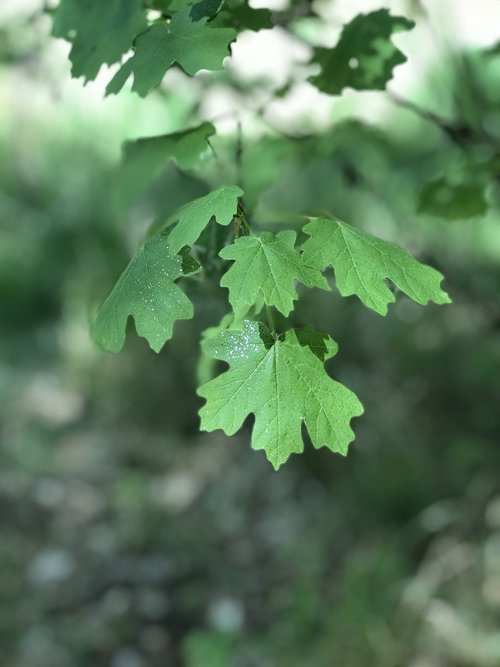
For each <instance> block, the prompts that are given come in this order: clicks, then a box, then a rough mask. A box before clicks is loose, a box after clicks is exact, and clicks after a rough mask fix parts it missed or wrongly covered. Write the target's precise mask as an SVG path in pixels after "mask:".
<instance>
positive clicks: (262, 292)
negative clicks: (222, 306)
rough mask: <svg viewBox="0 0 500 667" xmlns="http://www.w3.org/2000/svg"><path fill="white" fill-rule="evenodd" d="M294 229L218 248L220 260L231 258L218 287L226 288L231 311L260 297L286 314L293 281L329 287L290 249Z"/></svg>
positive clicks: (238, 310) (244, 308)
mask: <svg viewBox="0 0 500 667" xmlns="http://www.w3.org/2000/svg"><path fill="white" fill-rule="evenodd" d="M295 239H296V234H295V232H294V231H291V230H290V231H286V232H280V233H279V234H277V235H276V236H275V235H274V234H272V233H271V232H264V233H263V234H262V235H261V236H251V237H250V236H245V237H242V238H239V239H236V241H235V242H234V243H233V244H232V245H230V246H227V247H226V248H224V249H223V250H221V252H220V256H221V257H222V258H223V259H228V260H232V261H234V264H233V266H232V267H231V268H230V269H229V271H228V272H227V273H226V274H225V275H224V276H223V278H222V280H221V283H220V284H221V285H222V287H227V288H228V290H229V302H230V303H231V305H232V307H233V310H234V312H235V313H241V312H245V311H247V310H248V308H250V306H253V305H254V304H255V303H256V302H257V299H258V297H259V296H262V298H263V300H264V303H265V304H266V305H267V306H274V307H275V308H277V309H278V310H279V311H280V313H283V315H285V316H287V315H288V314H289V313H290V311H291V310H292V309H293V302H294V301H295V299H297V291H296V289H295V280H300V281H301V282H302V283H304V284H305V285H307V286H308V287H320V288H322V289H326V290H328V289H330V288H329V286H328V283H327V282H326V280H325V279H324V278H323V276H322V275H321V273H320V272H319V271H318V270H317V269H314V268H311V267H309V266H307V265H306V264H305V263H304V262H303V261H302V257H301V255H299V253H298V252H297V251H296V250H295V249H294V246H295Z"/></svg>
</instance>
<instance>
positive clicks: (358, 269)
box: [302, 218, 450, 315]
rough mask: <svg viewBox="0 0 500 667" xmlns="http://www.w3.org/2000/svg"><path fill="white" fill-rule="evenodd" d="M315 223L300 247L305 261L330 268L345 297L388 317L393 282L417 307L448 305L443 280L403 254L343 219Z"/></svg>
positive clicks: (427, 267)
mask: <svg viewBox="0 0 500 667" xmlns="http://www.w3.org/2000/svg"><path fill="white" fill-rule="evenodd" d="M311 220H312V221H311V222H310V223H308V224H307V225H306V226H305V227H304V228H303V229H304V232H305V233H306V234H308V235H309V236H310V238H309V239H308V240H307V241H306V242H305V243H304V244H303V246H302V247H303V250H304V254H303V259H304V263H305V264H307V265H309V266H312V267H314V268H317V269H325V268H326V267H327V266H329V265H330V264H331V265H332V266H333V268H334V270H335V279H336V283H337V287H338V289H339V291H340V293H341V294H342V296H350V295H351V294H355V295H356V296H357V297H358V298H359V299H360V300H361V301H362V302H363V303H364V304H365V306H367V307H368V308H372V309H373V310H375V311H376V312H377V313H380V314H381V315H385V314H386V313H387V304H389V303H392V302H393V301H395V300H396V297H395V296H394V294H393V293H392V292H391V290H390V289H389V287H388V286H387V284H386V282H385V279H386V278H389V279H390V280H391V281H392V282H393V283H394V284H395V285H396V286H397V287H399V289H400V290H402V291H403V292H405V294H407V295H408V296H409V297H410V298H411V299H413V300H414V301H416V302H417V303H420V304H422V305H424V304H426V303H428V302H429V301H434V302H435V303H438V304H443V303H450V298H449V296H448V294H447V293H446V292H444V291H443V290H442V289H441V288H440V283H441V280H442V279H443V276H442V275H441V274H440V273H439V272H438V271H436V270H435V269H433V268H431V267H430V266H426V265H425V264H420V262H417V260H416V259H414V258H413V257H412V256H411V255H410V254H408V253H407V252H406V251H405V250H402V249H401V248H399V247H398V246H396V245H394V244H393V243H387V242H386V241H382V240H380V239H377V238H375V237H374V236H371V235H370V234H366V233H365V232H362V231H360V230H359V229H355V228H354V227H351V225H347V224H346V223H345V222H341V221H340V220H329V219H325V218H313V219H311Z"/></svg>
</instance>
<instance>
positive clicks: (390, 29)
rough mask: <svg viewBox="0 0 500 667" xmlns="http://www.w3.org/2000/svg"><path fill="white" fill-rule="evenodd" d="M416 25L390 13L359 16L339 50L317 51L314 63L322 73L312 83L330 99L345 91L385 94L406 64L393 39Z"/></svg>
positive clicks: (346, 29) (344, 33) (343, 36)
mask: <svg viewBox="0 0 500 667" xmlns="http://www.w3.org/2000/svg"><path fill="white" fill-rule="evenodd" d="M414 25H415V23H414V21H410V20H409V19H406V18H404V17H403V16H391V15H390V14H389V11H388V10H387V9H380V10H378V11H375V12H371V13H370V14H358V16H356V17H355V18H354V19H353V20H352V21H351V22H350V23H348V24H347V25H346V26H344V29H343V30H342V34H341V35H340V39H339V41H338V43H337V45H336V46H335V47H333V48H330V49H328V48H324V47H319V48H316V49H314V54H313V58H312V61H311V62H312V63H317V64H319V65H320V66H321V71H320V73H319V74H318V75H317V76H313V77H312V78H311V79H310V80H311V82H312V83H313V84H314V85H315V86H316V87H317V88H319V90H321V91H323V92H325V93H328V94H329V95H338V94H340V93H341V92H342V90H343V89H344V88H355V89H356V90H383V89H384V88H385V85H386V83H387V82H388V81H389V80H390V79H391V77H392V71H393V69H394V68H395V67H396V65H401V64H402V63H404V62H406V56H405V55H404V54H403V53H402V52H401V51H400V50H399V49H397V48H396V47H395V46H394V44H393V43H392V41H391V36H392V35H393V34H394V33H395V32H400V31H402V30H411V29H412V28H413V27H414Z"/></svg>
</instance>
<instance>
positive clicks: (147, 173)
mask: <svg viewBox="0 0 500 667" xmlns="http://www.w3.org/2000/svg"><path fill="white" fill-rule="evenodd" d="M213 134H215V127H214V126H213V125H212V124H211V123H202V124H201V125H198V126H197V127H193V128H191V129H189V130H183V131H182V132H174V133H172V134H163V135H160V136H156V137H146V138H143V139H137V140H135V141H127V142H126V143H125V144H124V146H123V160H122V164H121V166H120V170H119V173H118V181H117V189H118V194H119V196H120V197H121V198H122V199H123V200H124V201H125V202H131V201H133V200H134V199H136V198H137V197H138V196H139V195H140V194H142V192H144V190H145V189H146V188H147V187H148V186H149V185H150V184H151V182H152V181H153V179H154V177H155V176H156V174H157V173H158V172H159V170H160V169H161V167H163V166H164V165H165V164H166V163H167V162H168V160H172V159H173V160H175V161H176V163H177V165H178V166H179V167H180V168H181V169H191V168H192V167H194V166H195V165H196V163H197V162H198V160H199V158H200V155H201V154H202V153H204V152H205V151H206V149H207V147H208V145H209V144H208V138H209V137H211V136H212V135H213Z"/></svg>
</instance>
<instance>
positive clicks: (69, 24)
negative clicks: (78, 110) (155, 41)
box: [53, 0, 146, 81]
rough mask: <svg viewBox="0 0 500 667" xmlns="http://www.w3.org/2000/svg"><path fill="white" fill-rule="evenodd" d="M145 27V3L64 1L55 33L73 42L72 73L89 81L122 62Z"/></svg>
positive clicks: (135, 0) (56, 16)
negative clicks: (102, 70)
mask: <svg viewBox="0 0 500 667" xmlns="http://www.w3.org/2000/svg"><path fill="white" fill-rule="evenodd" d="M145 28H146V17H145V15H144V12H143V3H142V0H106V2H102V1H101V0H87V1H86V2H81V0H61V3H60V4H59V6H58V8H57V10H56V12H55V14H54V25H53V34H54V35H55V36H56V37H64V38H65V39H68V40H69V41H71V43H72V45H71V51H70V55H69V57H70V60H71V63H72V65H73V67H72V69H71V73H72V74H73V76H75V77H80V76H83V77H85V79H86V80H87V81H88V80H91V79H95V78H96V76H97V74H98V72H99V70H100V68H101V66H102V65H104V64H108V65H112V64H113V63H115V62H117V61H118V60H120V58H121V57H122V55H123V54H124V53H126V52H127V51H128V50H129V49H130V47H131V44H132V41H133V39H134V37H135V36H136V35H137V34H139V33H140V32H141V31H142V30H144V29H145Z"/></svg>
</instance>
